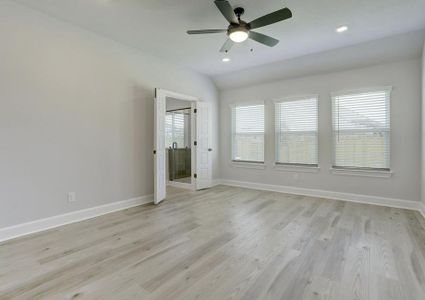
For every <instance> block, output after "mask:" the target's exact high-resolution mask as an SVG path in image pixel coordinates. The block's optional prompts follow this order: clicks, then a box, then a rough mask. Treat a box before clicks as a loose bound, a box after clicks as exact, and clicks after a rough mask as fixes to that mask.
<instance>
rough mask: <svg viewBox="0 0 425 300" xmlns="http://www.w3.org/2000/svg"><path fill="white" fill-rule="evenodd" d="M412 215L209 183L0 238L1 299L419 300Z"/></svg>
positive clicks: (422, 235) (422, 246)
mask: <svg viewBox="0 0 425 300" xmlns="http://www.w3.org/2000/svg"><path fill="white" fill-rule="evenodd" d="M424 228H425V220H424V219H423V218H422V216H420V215H419V213H417V212H413V211H407V210H403V209H393V208H386V207H379V206H371V205H363V204H355V203H347V202H342V201H333V200H326V199H319V198H312V197H303V196H294V195H287V194H281V193H274V192H266V191H256V190H250V189H243V188H235V187H227V186H217V187H215V188H212V189H208V190H204V191H199V192H187V193H176V194H174V195H172V196H169V199H168V200H167V201H165V202H163V203H162V204H160V205H159V206H153V205H145V206H139V207H134V208H131V209H127V210H124V211H120V212H116V213H112V214H108V215H105V216H101V217H98V218H95V219H91V220H87V221H83V222H80V223H75V224H71V225H67V226H63V227H60V228H56V229H52V230H49V231H45V232H42V233H37V234H34V235H30V236H26V237H22V238H19V239H15V240H12V241H9V242H6V243H2V244H0V299H119V300H121V299H146V300H150V299H161V300H163V299H174V300H176V299H184V300H189V299H214V300H216V299H217V300H222V299H286V300H299V299H336V300H343V299H383V300H384V299H385V300H389V299H403V300H415V299H421V300H424V299H425V274H424V270H425V229H424Z"/></svg>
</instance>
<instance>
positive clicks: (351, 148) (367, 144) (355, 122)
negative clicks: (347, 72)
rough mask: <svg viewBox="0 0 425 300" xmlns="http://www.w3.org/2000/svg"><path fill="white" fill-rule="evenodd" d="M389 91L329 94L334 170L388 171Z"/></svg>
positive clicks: (388, 89)
mask: <svg viewBox="0 0 425 300" xmlns="http://www.w3.org/2000/svg"><path fill="white" fill-rule="evenodd" d="M390 93H391V89H390V88H381V89H374V90H368V91H361V92H357V93H337V94H333V95H332V115H333V135H334V137H333V139H334V161H333V167H334V168H357V169H372V170H384V171H385V170H389V168H390Z"/></svg>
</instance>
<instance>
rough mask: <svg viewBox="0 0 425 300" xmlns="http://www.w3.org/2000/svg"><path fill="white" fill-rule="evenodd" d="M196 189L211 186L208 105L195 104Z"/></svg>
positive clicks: (209, 113) (209, 115) (210, 126)
mask: <svg viewBox="0 0 425 300" xmlns="http://www.w3.org/2000/svg"><path fill="white" fill-rule="evenodd" d="M195 106H196V113H195V119H196V142H197V146H196V173H195V174H196V179H195V180H196V189H197V190H200V189H205V188H209V187H211V185H212V151H213V149H212V145H211V141H212V134H211V129H212V124H211V108H210V105H209V103H205V102H199V101H198V102H196V104H195Z"/></svg>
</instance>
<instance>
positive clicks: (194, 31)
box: [187, 29, 227, 34]
mask: <svg viewBox="0 0 425 300" xmlns="http://www.w3.org/2000/svg"><path fill="white" fill-rule="evenodd" d="M226 31H227V29H200V30H188V31H187V34H205V33H220V32H226Z"/></svg>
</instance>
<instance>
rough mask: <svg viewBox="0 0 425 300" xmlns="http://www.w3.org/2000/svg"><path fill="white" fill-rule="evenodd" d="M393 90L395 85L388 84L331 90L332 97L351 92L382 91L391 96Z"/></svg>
mask: <svg viewBox="0 0 425 300" xmlns="http://www.w3.org/2000/svg"><path fill="white" fill-rule="evenodd" d="M392 90H393V87H392V86H390V85H388V86H372V87H367V88H359V89H350V90H341V91H335V92H331V98H333V97H338V96H346V95H351V94H362V93H370V92H381V91H385V92H387V93H389V96H391V92H392Z"/></svg>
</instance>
